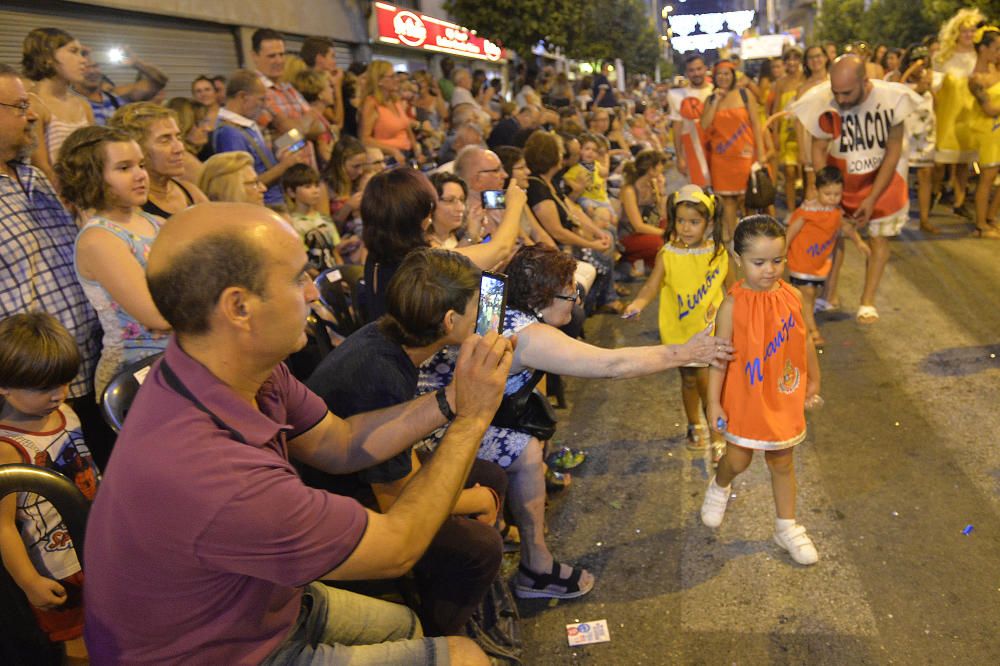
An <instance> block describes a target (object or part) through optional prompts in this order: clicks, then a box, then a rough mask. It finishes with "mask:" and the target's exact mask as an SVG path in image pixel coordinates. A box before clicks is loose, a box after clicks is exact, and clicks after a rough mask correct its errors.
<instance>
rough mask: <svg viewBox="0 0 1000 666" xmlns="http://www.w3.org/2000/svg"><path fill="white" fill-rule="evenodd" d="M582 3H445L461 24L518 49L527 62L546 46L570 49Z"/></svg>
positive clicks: (531, 0) (538, 0)
mask: <svg viewBox="0 0 1000 666" xmlns="http://www.w3.org/2000/svg"><path fill="white" fill-rule="evenodd" d="M585 4H586V3H581V2H579V1H578V0H488V1H486V2H484V1H483V0H445V3H444V8H445V10H446V11H447V12H448V13H449V14H451V15H452V16H454V17H455V18H456V19H457V20H458V22H459V23H461V24H462V25H465V26H468V27H469V28H472V29H473V30H476V31H477V32H480V33H482V34H484V35H489V36H490V38H495V39H497V40H499V41H500V43H501V44H503V45H504V46H506V47H507V48H511V49H514V50H515V51H517V52H518V54H519V55H520V56H521V57H522V58H524V57H527V56H528V55H529V54H530V53H531V49H532V47H533V46H534V45H535V44H537V43H538V42H543V43H545V44H546V45H547V46H549V47H556V46H560V47H562V48H563V49H568V47H569V45H570V39H571V37H570V36H571V35H572V34H574V32H575V31H576V30H577V26H578V25H579V24H580V22H581V20H582V18H583V13H584V5H585Z"/></svg>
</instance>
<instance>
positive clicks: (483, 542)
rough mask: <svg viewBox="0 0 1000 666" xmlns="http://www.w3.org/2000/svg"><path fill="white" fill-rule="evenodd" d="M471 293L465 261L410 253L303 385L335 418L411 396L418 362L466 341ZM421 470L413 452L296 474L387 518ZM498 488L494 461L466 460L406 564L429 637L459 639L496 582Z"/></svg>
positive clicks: (474, 282) (475, 288) (500, 477)
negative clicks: (440, 512) (452, 498)
mask: <svg viewBox="0 0 1000 666" xmlns="http://www.w3.org/2000/svg"><path fill="white" fill-rule="evenodd" d="M478 294H479V270H478V269H476V267H475V266H473V265H472V263H471V262H470V261H469V260H468V259H466V258H465V257H462V256H460V255H458V254H457V253H454V252H446V251H443V250H432V249H419V250H414V251H413V252H410V253H409V254H408V255H407V256H406V259H405V260H403V263H402V264H401V265H400V267H399V270H398V271H397V273H396V275H395V277H393V279H392V281H391V282H390V284H389V288H388V294H387V298H386V309H387V312H386V314H385V315H383V316H382V317H381V318H380V319H379V320H378V321H376V322H372V323H370V324H368V325H366V326H364V327H362V328H361V329H360V330H358V331H357V332H355V333H353V334H352V335H351V336H350V337H348V338H347V339H346V340H345V341H344V342H343V343H342V344H341V345H340V346H339V347H337V348H336V349H335V350H334V351H333V352H332V353H330V354H329V355H328V356H327V357H326V358H324V359H323V361H322V362H321V363H320V364H319V366H318V367H317V368H316V370H315V372H313V374H312V376H311V377H310V378H309V380H308V385H309V388H311V389H312V390H313V391H315V392H316V393H317V394H318V395H319V396H320V397H322V398H323V400H325V401H326V403H327V405H329V407H330V410H331V411H332V412H334V413H335V414H336V415H337V416H339V417H341V418H349V417H351V416H354V415H355V414H360V413H363V412H369V411H373V410H376V409H383V408H386V407H391V406H393V405H398V404H400V403H403V402H406V401H409V400H412V399H414V398H415V397H417V381H418V376H419V375H418V370H417V368H418V367H419V365H420V364H421V363H422V362H423V361H425V360H427V359H428V358H430V357H431V356H433V355H434V354H435V353H436V352H437V351H438V350H440V349H442V348H443V347H445V346H446V345H450V344H461V343H462V342H463V341H464V340H465V339H466V338H468V337H469V336H470V335H472V332H473V328H474V326H475V322H476V302H477V296H478ZM414 443H416V442H414ZM420 466H421V458H420V457H418V456H417V454H416V452H415V451H414V449H413V448H412V447H411V448H408V449H405V450H403V451H401V452H400V453H399V454H397V455H395V456H393V457H392V458H390V459H388V460H386V461H384V462H382V463H379V464H377V465H374V466H372V467H368V468H366V469H363V470H360V471H358V472H357V473H355V474H352V475H350V476H349V477H347V478H345V477H342V476H339V477H338V476H333V475H329V474H326V473H324V472H321V471H319V470H317V469H314V468H311V467H305V468H304V469H303V470H302V478H303V480H304V481H305V483H306V484H307V485H310V486H314V487H318V488H323V489H325V490H330V491H333V492H337V493H338V494H349V495H351V496H353V497H355V498H357V499H358V500H359V501H361V502H362V503H364V504H366V505H368V506H369V508H372V509H375V510H378V511H381V512H383V513H385V512H386V511H389V509H390V508H391V507H392V505H393V504H394V503H395V502H396V499H397V498H398V497H399V496H400V493H402V492H403V491H404V489H405V488H406V486H407V484H409V482H410V481H411V480H412V479H413V478H414V476H415V475H416V474H417V472H418V471H419V470H420ZM506 487H507V479H506V475H505V474H504V473H503V470H501V469H500V468H499V467H497V465H495V464H493V463H490V462H487V461H485V460H476V461H474V462H473V465H472V468H471V470H470V472H469V475H468V477H467V480H466V484H465V489H464V490H462V491H461V492H460V493H459V495H458V497H457V499H456V502H455V505H454V507H453V508H452V510H451V515H450V516H449V517H448V518H447V519H445V521H444V524H443V525H442V526H441V528H440V529H439V530H438V532H437V534H436V535H435V536H434V539H433V540H432V541H431V543H430V546H429V547H428V549H427V551H426V552H425V553H424V554H423V556H422V557H421V558H420V559H419V560H418V561H417V562H416V564H415V565H414V567H413V573H414V577H415V579H416V582H417V588H418V591H419V593H420V594H419V605H418V606H416V608H415V610H416V611H417V612H418V614H419V615H420V621H421V623H422V624H423V626H424V631H425V632H426V633H427V634H429V635H454V634H458V633H461V632H462V630H463V628H464V627H465V624H466V622H467V621H468V620H469V618H470V617H471V616H472V614H473V613H474V612H475V610H476V608H478V607H479V605H480V604H481V603H482V600H483V597H484V596H485V594H486V591H487V590H488V589H489V587H490V585H491V584H492V583H493V581H494V580H495V578H496V575H497V572H498V571H499V569H500V562H501V559H502V556H503V546H502V540H501V538H500V533H499V532H498V531H497V530H496V528H495V524H496V520H497V513H498V510H499V509H500V501H501V499H502V498H503V496H504V493H505V490H506ZM372 496H374V497H372ZM372 499H374V503H373V502H372Z"/></svg>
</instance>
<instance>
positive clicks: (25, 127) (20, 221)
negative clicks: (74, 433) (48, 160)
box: [0, 65, 114, 466]
mask: <svg viewBox="0 0 1000 666" xmlns="http://www.w3.org/2000/svg"><path fill="white" fill-rule="evenodd" d="M37 121H38V116H37V115H35V112H34V111H33V110H32V109H31V107H30V105H29V102H28V93H27V92H26V91H25V89H24V82H23V81H22V80H21V78H20V76H19V75H18V73H17V71H16V70H15V69H14V68H13V67H9V66H7V65H0V318H4V317H8V316H10V315H13V314H17V313H19V312H28V311H30V310H43V311H45V312H48V313H49V314H51V315H53V316H54V317H55V318H56V319H58V320H59V321H60V322H61V323H62V325H63V326H65V327H66V328H67V329H69V331H70V333H72V334H73V337H74V339H75V340H76V344H77V346H78V347H79V348H80V355H81V357H82V361H83V362H82V363H81V364H80V372H79V374H78V375H77V376H76V378H74V380H73V381H72V383H71V384H70V387H69V400H68V403H69V404H70V406H71V407H72V408H73V410H74V411H75V412H77V414H78V415H79V416H80V422H81V424H82V425H83V429H84V437H85V438H86V440H87V444H88V445H89V446H90V448H91V450H92V451H93V453H94V460H95V461H97V463H98V465H99V466H103V465H105V464H106V463H107V461H108V455H110V453H111V443H112V441H113V437H114V436H113V435H112V434H111V433H110V431H109V430H108V429H107V427H106V426H105V425H104V423H103V421H102V420H101V416H100V414H99V413H98V411H97V404H96V401H95V399H94V382H93V380H94V369H95V367H96V366H97V359H98V357H99V356H100V337H99V336H100V333H101V329H100V325H99V324H98V321H97V315H96V313H95V312H94V310H93V309H92V308H91V307H90V303H89V302H88V301H87V297H86V296H84V294H83V288H82V287H81V286H80V282H79V281H78V280H77V277H76V269H75V268H74V265H73V241H74V239H75V238H76V233H77V227H76V224H74V223H73V218H72V216H70V214H69V213H67V212H66V209H65V208H63V206H62V204H61V203H60V202H59V198H58V197H57V196H56V193H55V191H54V190H53V189H52V185H51V184H50V183H49V181H48V180H47V179H46V178H45V175H44V174H42V172H41V171H39V170H38V169H37V168H35V167H33V166H30V165H29V164H28V155H30V153H31V150H32V149H33V148H34V134H33V129H34V125H35V123H36V122H37Z"/></svg>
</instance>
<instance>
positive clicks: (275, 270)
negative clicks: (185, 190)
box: [85, 203, 511, 664]
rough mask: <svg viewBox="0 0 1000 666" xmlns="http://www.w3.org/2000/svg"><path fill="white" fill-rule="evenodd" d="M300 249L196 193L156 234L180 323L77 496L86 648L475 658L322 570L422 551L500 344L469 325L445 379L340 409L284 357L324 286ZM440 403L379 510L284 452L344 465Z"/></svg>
mask: <svg viewBox="0 0 1000 666" xmlns="http://www.w3.org/2000/svg"><path fill="white" fill-rule="evenodd" d="M307 267H308V262H307V259H306V254H305V251H304V250H303V247H302V243H301V242H300V241H299V239H298V237H297V236H296V235H295V232H294V231H292V229H291V228H290V227H289V226H288V225H286V224H285V223H284V222H283V221H282V220H281V219H280V218H279V217H277V216H276V215H275V214H273V213H271V212H270V211H268V210H267V209H265V208H263V207H260V206H252V205H246V204H223V203H207V204H201V205H198V206H195V207H193V208H189V209H187V210H185V211H183V212H181V213H178V214H177V215H175V216H174V217H172V218H171V220H170V224H169V225H167V227H164V229H163V231H162V233H161V235H160V236H159V237H158V239H157V241H156V243H155V244H154V245H153V249H152V252H151V253H150V257H149V263H148V269H147V280H148V283H149V288H150V293H151V294H152V295H153V300H154V301H155V303H156V305H157V307H158V308H159V309H160V312H162V313H163V315H164V317H166V319H167V320H168V321H169V322H170V324H171V326H172V327H173V330H174V332H175V337H174V338H173V339H172V340H171V341H170V344H169V346H168V348H167V351H166V353H165V354H164V357H163V359H161V360H160V361H159V362H157V364H156V365H154V366H153V368H152V370H151V371H150V373H149V375H148V376H147V377H146V379H145V381H144V383H143V386H142V389H141V390H140V392H139V395H138V396H137V397H136V399H135V402H134V404H133V405H132V409H131V411H130V412H129V415H128V419H127V420H126V423H125V426H124V428H123V429H122V432H121V435H120V436H119V438H118V442H117V444H116V446H115V450H114V453H113V455H112V460H111V462H110V464H109V466H108V471H107V474H106V475H105V477H104V485H102V488H101V493H99V495H98V498H97V501H96V502H95V503H94V505H93V508H92V509H91V513H90V519H89V523H88V534H87V536H88V539H87V544H86V562H87V585H86V591H85V595H86V630H85V632H86V640H87V647H88V649H89V651H90V657H91V659H92V660H93V661H94V663H137V662H159V663H166V662H171V663H178V662H195V661H197V662H199V663H212V664H244V663H265V664H278V663H281V664H285V663H292V662H295V663H310V664H319V663H323V664H326V663H338V664H339V663H348V662H350V663H352V664H353V663H358V664H375V663H414V664H433V663H449V660H450V663H468V664H486V663H488V662H487V660H486V657H485V656H484V655H483V654H482V652H481V651H480V650H479V648H478V647H477V646H476V645H475V643H472V642H471V641H469V640H467V639H464V638H455V637H449V638H424V637H423V634H422V631H421V627H420V623H419V621H418V620H417V618H416V616H415V615H414V614H413V612H412V611H410V610H409V609H408V608H406V607H404V606H400V605H397V604H388V603H385V602H381V601H379V600H375V599H371V598H368V597H364V596H360V595H356V594H352V593H348V592H345V591H343V590H338V589H335V588H331V587H327V586H325V585H322V584H319V583H316V582H315V581H317V580H321V579H326V580H348V579H370V578H389V577H395V576H400V575H402V574H403V573H405V572H406V571H408V570H409V569H410V568H411V567H412V565H413V563H414V562H416V561H417V560H418V559H419V557H420V556H421V554H422V553H423V552H424V550H425V549H426V548H427V545H428V543H429V542H430V539H431V538H432V537H433V536H434V534H435V533H436V532H437V530H438V528H439V527H440V526H441V523H442V522H443V521H444V519H445V517H446V516H447V515H448V513H449V512H450V510H451V507H452V505H453V504H454V501H455V498H456V497H457V494H458V492H459V491H460V489H461V487H462V484H463V482H464V480H465V478H466V475H467V473H468V471H469V468H470V466H471V464H472V460H473V458H474V457H475V453H476V450H477V449H478V447H479V442H480V440H481V438H482V435H483V433H484V431H485V430H486V426H487V425H488V424H489V422H490V420H491V418H492V416H493V413H494V412H495V411H496V408H497V406H498V405H499V402H500V394H501V391H502V388H503V385H504V381H505V379H506V376H507V372H508V369H509V367H510V357H511V354H510V345H509V344H508V343H507V342H506V341H504V339H503V338H498V337H497V336H496V335H492V334H491V335H489V336H487V337H486V338H478V337H477V336H472V337H470V338H469V339H468V340H466V342H465V344H463V346H462V351H461V356H462V362H463V370H462V376H460V377H457V379H456V382H455V384H454V386H453V387H451V389H450V390H449V391H446V392H444V393H441V392H439V393H437V394H432V395H429V396H425V397H423V398H420V399H417V400H414V401H412V402H409V403H405V404H403V405H399V406H397V407H392V408H389V409H386V410H381V411H378V412H373V413H369V414H359V415H357V416H354V417H351V418H349V419H346V420H342V419H339V418H337V417H335V416H333V415H332V414H330V413H329V412H328V411H327V408H326V405H325V404H324V403H323V401H322V400H321V399H320V398H319V397H318V396H316V395H315V394H314V393H312V392H310V391H309V390H308V389H306V388H305V387H304V386H303V385H302V384H300V383H299V382H298V381H296V380H295V379H294V378H293V377H292V376H291V375H290V374H289V372H288V369H287V368H286V367H285V366H284V365H283V364H282V360H283V359H284V358H286V357H287V356H288V355H289V354H290V353H292V352H294V351H296V350H297V349H300V348H301V347H302V346H303V345H304V344H305V332H304V326H305V319H306V316H307V313H308V310H309V302H310V301H312V300H314V299H315V298H317V292H316V289H315V287H314V286H313V284H312V281H311V280H310V279H309V277H308V275H307V274H306V269H307ZM451 405H455V407H454V413H453V412H452V407H451ZM448 417H452V418H453V419H454V420H453V422H452V425H451V427H450V428H449V435H448V437H446V439H445V441H444V442H442V444H441V446H442V447H445V446H446V445H447V447H448V448H447V449H446V450H441V449H438V452H437V454H436V455H435V456H434V457H433V459H432V460H431V462H430V464H428V465H427V466H426V467H423V468H421V470H420V472H419V473H418V474H417V475H416V477H415V478H414V479H413V481H412V482H411V483H410V484H408V485H407V487H406V488H405V489H404V490H403V492H402V494H400V496H399V498H398V499H397V500H396V503H395V504H393V506H392V508H391V509H390V510H389V511H387V512H386V513H385V514H378V513H374V512H371V511H368V510H366V509H364V508H362V507H361V505H359V504H357V503H356V502H355V501H354V500H351V499H347V498H344V497H339V496H337V495H332V494H330V493H327V492H324V491H321V490H316V489H312V488H308V487H306V486H305V485H303V484H302V482H301V480H300V479H299V476H298V474H297V473H296V471H295V469H294V468H293V467H292V465H291V462H290V459H291V458H295V459H297V460H300V461H302V462H305V463H307V464H309V465H311V466H313V467H317V468H319V469H321V470H324V471H328V472H331V473H335V474H341V473H345V472H352V471H357V470H360V469H363V468H366V467H370V466H371V465H372V464H374V463H376V462H380V461H384V460H387V459H388V458H390V457H391V456H393V455H396V454H398V453H400V452H401V451H404V450H406V449H407V448H408V447H409V446H410V445H412V444H413V442H414V441H416V440H417V439H419V438H420V437H421V436H422V435H423V434H425V433H428V432H430V431H431V430H433V429H434V428H436V427H438V426H441V425H443V424H444V423H445V422H446V419H447V418H448ZM452 435H454V436H452ZM449 438H450V439H449ZM348 643H349V645H348Z"/></svg>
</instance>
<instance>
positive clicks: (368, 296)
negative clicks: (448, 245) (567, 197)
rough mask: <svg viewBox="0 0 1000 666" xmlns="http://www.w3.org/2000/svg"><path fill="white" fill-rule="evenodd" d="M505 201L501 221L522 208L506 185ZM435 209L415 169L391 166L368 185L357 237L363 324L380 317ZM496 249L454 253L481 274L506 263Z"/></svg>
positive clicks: (520, 194)
mask: <svg viewBox="0 0 1000 666" xmlns="http://www.w3.org/2000/svg"><path fill="white" fill-rule="evenodd" d="M505 197H506V206H507V207H506V209H505V210H504V219H507V218H508V216H517V217H520V215H521V211H522V210H523V207H524V203H525V195H524V191H523V190H522V189H521V188H519V187H518V186H517V185H516V184H512V185H511V186H510V187H509V188H508V189H507V191H506V193H505ZM437 206H438V195H437V192H436V191H435V189H434V186H433V185H432V184H431V183H430V181H429V180H427V177H426V176H424V175H423V174H422V173H420V172H419V171H417V170H416V169H411V168H409V167H396V168H394V169H389V170H388V171H383V172H382V173H380V174H376V175H375V176H373V177H372V179H371V180H370V181H368V185H367V186H366V187H365V192H364V196H363V197H362V199H361V218H362V219H363V220H364V226H363V229H362V238H363V239H364V242H365V247H366V248H367V249H368V257H367V259H366V260H365V290H364V292H363V298H362V314H363V316H364V317H365V319H366V320H371V319H375V318H378V317H380V316H382V315H383V314H384V313H385V290H386V288H387V285H388V284H389V280H391V279H392V276H393V274H395V272H396V268H397V267H398V266H399V264H400V263H401V262H402V261H403V258H404V257H406V255H407V253H409V252H410V251H411V250H414V249H416V248H421V247H429V245H430V243H429V242H428V240H427V231H428V229H430V228H431V225H432V223H433V218H432V214H433V213H434V211H435V209H436V207H437ZM501 224H502V223H501ZM502 250H503V248H501V247H498V244H497V243H480V244H477V245H469V246H466V247H459V248H455V251H456V252H458V253H460V254H464V255H465V256H467V257H468V258H469V259H470V260H471V261H472V263H473V264H475V265H476V266H478V267H479V268H481V269H484V270H486V269H493V268H495V267H497V265H498V263H502V262H505V261H506V260H507V257H506V256H503V251H502Z"/></svg>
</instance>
